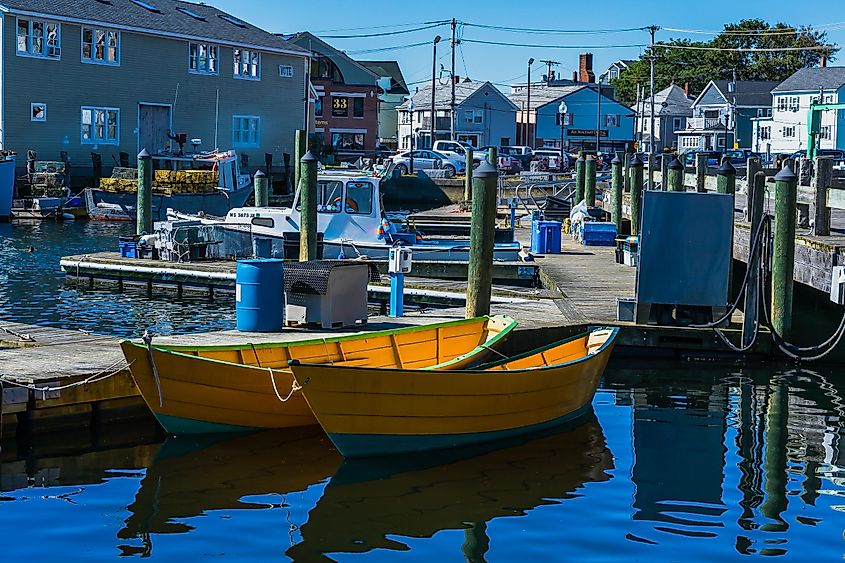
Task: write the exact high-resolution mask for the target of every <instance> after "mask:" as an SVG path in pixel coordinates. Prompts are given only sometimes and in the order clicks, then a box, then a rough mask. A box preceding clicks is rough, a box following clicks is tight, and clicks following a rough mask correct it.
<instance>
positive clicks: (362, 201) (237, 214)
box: [169, 171, 522, 261]
mask: <svg viewBox="0 0 845 563" xmlns="http://www.w3.org/2000/svg"><path fill="white" fill-rule="evenodd" d="M169 215H170V217H171V218H174V219H189V220H197V219H199V220H201V221H203V223H206V224H221V225H223V226H224V228H225V229H226V230H232V231H240V232H244V233H249V234H250V235H251V236H252V238H253V240H254V241H262V242H269V243H270V244H271V245H272V243H273V241H278V242H279V243H280V244H279V246H281V245H282V244H283V243H284V241H285V240H288V241H289V242H290V241H291V240H292V239H294V238H295V239H296V240H298V237H299V225H300V192H299V190H297V192H296V195H295V197H294V200H293V205H292V207H263V208H262V207H240V208H236V209H232V210H231V211H229V213H228V214H227V215H226V217H225V219H215V218H208V217H198V216H192V215H186V214H181V213H171V214H169ZM317 232H318V233H321V234H322V241H323V258H325V259H335V258H357V257H360V256H366V257H368V258H372V259H386V258H387V255H388V252H389V251H390V247H391V246H392V245H393V244H394V243H396V242H399V243H401V244H403V245H404V246H405V247H408V248H410V249H411V250H412V251H413V255H414V259H415V260H461V261H466V260H468V259H469V240H468V239H452V238H449V239H426V238H423V237H421V236H420V235H418V234H417V233H415V232H401V231H399V230H398V229H396V228H395V226H394V225H393V224H392V223H390V222H389V221H388V220H387V219H386V218H385V216H384V214H383V212H382V208H381V180H380V179H379V178H378V177H375V176H369V175H367V174H366V173H363V172H360V171H355V172H334V171H333V172H328V173H320V174H319V175H318V178H317ZM259 246H260V244H259V243H258V242H256V243H255V247H256V248H257V247H259ZM521 250H522V245H521V244H520V243H518V242H508V243H496V245H495V246H494V249H493V257H494V259H495V260H499V261H518V260H520V259H521V257H520V251H521Z"/></svg>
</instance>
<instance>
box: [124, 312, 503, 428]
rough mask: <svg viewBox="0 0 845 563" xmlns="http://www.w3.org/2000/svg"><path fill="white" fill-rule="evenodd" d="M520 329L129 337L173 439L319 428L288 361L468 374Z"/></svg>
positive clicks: (477, 323) (136, 375)
mask: <svg viewBox="0 0 845 563" xmlns="http://www.w3.org/2000/svg"><path fill="white" fill-rule="evenodd" d="M515 327H516V322H515V321H514V320H513V319H511V318H510V317H505V316H494V317H479V318H475V319H467V320H459V321H450V322H443V323H437V324H429V325H422V326H413V327H407V328H401V329H396V330H387V331H378V332H362V333H358V334H354V335H348V336H342V337H332V338H321V339H310V340H302V341H291V342H282V343H272V344H255V345H253V344H243V345H237V346H207V347H197V346H193V347H180V346H170V347H165V346H153V345H151V346H147V345H145V344H142V343H138V342H132V341H129V340H125V341H123V342H121V347H122V349H123V354H124V356H125V357H126V361H127V362H128V363H129V365H130V367H129V369H130V371H131V373H132V378H133V379H134V380H135V383H136V384H137V385H138V390H139V391H140V393H141V396H142V397H143V398H144V401H145V402H146V403H147V405H149V407H150V409H151V410H152V412H153V414H154V415H155V416H156V418H157V419H158V421H159V422H160V423H161V425H162V426H163V427H164V429H165V430H166V431H167V432H168V433H169V434H198V433H208V432H242V431H247V430H256V429H265V428H286V427H292V426H307V425H312V424H317V421H316V419H315V418H314V415H313V413H312V412H311V409H310V408H309V407H308V405H307V404H306V402H305V400H304V398H303V397H302V394H301V393H295V392H293V391H292V390H293V388H294V381H293V377H292V375H291V372H290V370H289V368H288V363H289V362H290V361H292V360H298V361H301V362H304V363H308V364H322V363H325V364H332V365H336V366H357V367H361V366H366V367H372V368H376V369H385V368H397V369H413V370H452V369H465V368H468V367H471V366H473V365H478V364H480V363H481V362H484V361H486V360H488V359H489V358H490V357H491V354H492V352H491V350H493V349H495V347H496V346H497V345H499V344H500V343H501V342H502V341H503V340H504V339H505V338H506V337H507V335H508V334H510V332H511V331H512V330H513V329H514V328H515Z"/></svg>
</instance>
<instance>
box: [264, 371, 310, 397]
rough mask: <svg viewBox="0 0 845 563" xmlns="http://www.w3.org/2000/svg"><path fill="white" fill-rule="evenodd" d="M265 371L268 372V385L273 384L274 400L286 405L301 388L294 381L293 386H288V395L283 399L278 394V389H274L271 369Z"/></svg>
mask: <svg viewBox="0 0 845 563" xmlns="http://www.w3.org/2000/svg"><path fill="white" fill-rule="evenodd" d="M267 371H269V372H270V383H272V384H273V392H275V393H276V398H277V399H279V400H280V401H281V402H283V403H287V402H288V401H290V398H291V397H293V394H294V393H296V392H297V391H299V390H300V389H302V387H300V386H299V384H298V383H297V382H296V380H295V379H294V380H293V385H291V386H290V393H288V396H287V397H285V398H284V399H283V398H282V395H281V394H280V393H279V388H278V387H276V374H275V373H273V368H267Z"/></svg>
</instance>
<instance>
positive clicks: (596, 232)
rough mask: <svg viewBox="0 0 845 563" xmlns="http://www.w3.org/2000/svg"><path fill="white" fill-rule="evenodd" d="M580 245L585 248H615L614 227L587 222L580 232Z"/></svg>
mask: <svg viewBox="0 0 845 563" xmlns="http://www.w3.org/2000/svg"><path fill="white" fill-rule="evenodd" d="M581 244H583V245H585V246H616V225H615V224H614V223H601V222H597V221H587V222H585V223H584V226H583V229H582V231H581Z"/></svg>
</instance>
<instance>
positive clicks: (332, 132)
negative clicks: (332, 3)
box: [281, 31, 381, 161]
mask: <svg viewBox="0 0 845 563" xmlns="http://www.w3.org/2000/svg"><path fill="white" fill-rule="evenodd" d="M281 37H282V39H284V41H285V43H287V44H288V45H292V46H297V47H301V48H303V49H306V50H307V51H308V52H309V53H311V55H312V59H311V69H310V77H311V82H312V84H313V85H314V89H315V90H316V92H317V100H316V104H315V107H314V116H315V122H314V127H313V129H312V133H313V135H312V142H319V143H320V144H322V145H323V146H330V147H331V150H332V151H333V152H334V154H335V155H336V157H337V158H338V159H340V160H347V161H348V160H356V159H358V158H359V157H362V156H367V155H371V154H372V153H373V152H374V151H375V149H376V143H377V142H378V138H379V108H380V100H379V96H378V89H379V81H380V79H381V76H380V74H379V73H378V72H376V71H374V70H371V69H370V68H368V67H367V66H365V65H364V64H362V63H360V62H358V61H356V60H354V59H353V58H352V57H350V56H349V55H347V54H346V53H344V52H343V51H341V50H339V49H337V48H335V47H333V46H332V45H330V44H329V43H327V42H326V41H324V40H322V39H320V38H319V37H317V36H316V35H314V34H313V33H310V32H307V31H302V32H299V33H294V34H292V35H282V36H281Z"/></svg>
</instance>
